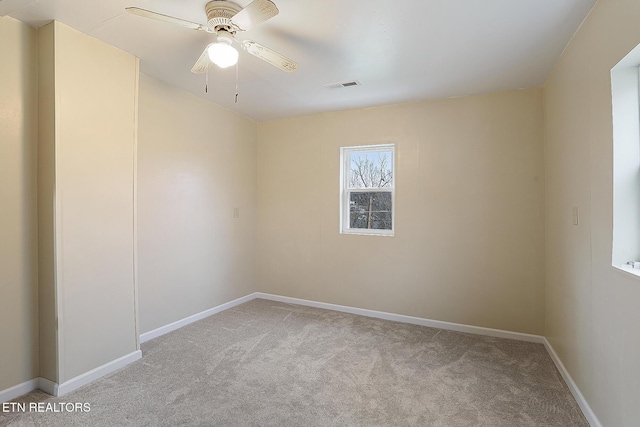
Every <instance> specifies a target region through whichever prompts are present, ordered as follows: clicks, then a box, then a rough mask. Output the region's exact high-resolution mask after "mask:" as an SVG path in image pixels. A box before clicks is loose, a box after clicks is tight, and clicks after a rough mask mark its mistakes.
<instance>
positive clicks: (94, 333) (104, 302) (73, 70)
mask: <svg viewBox="0 0 640 427" xmlns="http://www.w3.org/2000/svg"><path fill="white" fill-rule="evenodd" d="M51 27H53V28H51ZM40 31H41V37H40V42H41V49H44V48H45V46H46V47H49V48H50V47H51V46H52V47H53V56H52V58H48V59H49V61H50V62H51V60H52V62H53V70H51V69H49V70H47V73H51V72H53V76H54V77H53V82H51V81H50V80H46V79H45V80H41V82H42V83H43V85H42V86H41V89H42V92H43V94H42V96H43V101H48V102H43V104H42V105H41V109H40V112H41V115H42V116H43V120H41V123H40V125H41V127H40V134H41V135H40V136H41V141H40V143H41V144H40V145H41V147H42V148H43V149H42V150H41V151H40V153H39V155H40V163H41V165H44V164H47V168H46V171H47V173H46V174H45V175H46V177H45V176H43V177H42V179H41V180H40V182H39V183H40V184H42V186H41V187H40V188H39V190H41V192H40V196H41V200H42V201H51V202H52V203H53V205H54V206H53V207H51V208H50V209H48V210H46V211H45V210H41V211H40V212H41V213H42V214H43V215H44V214H45V213H50V214H51V213H52V214H53V218H46V217H42V216H41V218H40V222H41V223H42V222H45V221H46V222H47V223H48V224H50V225H49V226H48V227H52V229H53V232H52V236H53V238H51V239H49V237H51V236H50V235H49V234H50V233H49V231H50V230H48V228H47V227H45V229H46V231H47V236H46V237H47V240H46V241H47V242H48V241H49V240H52V241H53V247H49V248H44V247H42V246H41V251H40V253H41V254H43V255H45V254H46V255H47V259H52V260H53V268H52V270H53V275H54V277H53V278H51V277H42V278H41V280H43V283H41V285H44V284H49V283H51V285H52V286H53V287H54V291H53V292H50V291H51V290H50V289H48V291H49V296H50V295H51V293H53V295H54V299H55V304H56V312H55V315H56V316H57V321H58V330H57V334H58V336H57V361H58V363H57V368H58V372H57V377H58V378H57V379H58V382H59V383H64V382H65V381H67V380H69V379H72V378H74V377H76V376H78V375H80V374H83V373H85V372H88V371H90V370H91V369H94V368H97V367H99V366H101V365H103V364H106V363H108V362H111V361H113V360H115V359H118V358H120V357H122V356H125V355H127V354H130V353H132V352H134V351H136V350H137V330H136V322H135V289H134V238H135V234H134V228H133V227H134V178H135V173H134V172H135V170H134V153H135V131H136V97H137V82H138V62H137V59H136V58H135V57H134V56H132V55H130V54H127V53H125V52H122V51H120V50H118V49H116V48H114V47H111V46H109V45H107V44H105V43H102V42H100V41H98V40H96V39H93V38H91V37H89V36H87V35H84V34H82V33H80V32H78V31H75V30H73V29H71V28H69V27H67V26H65V25H63V24H60V23H58V22H54V23H51V24H49V25H48V26H47V27H45V28H44V29H41V30H40ZM51 37H53V42H51V40H50V38H51ZM45 57H46V55H45V54H44V52H42V53H41V58H45ZM87 58H91V60H87ZM43 70H44V69H43ZM41 77H44V76H41ZM45 83H46V84H45ZM51 92H53V93H51ZM52 99H53V102H51V100H52ZM52 108H55V110H54V111H53V112H52V111H51V109H52ZM52 118H53V119H52ZM52 121H53V123H52ZM51 132H53V135H51V134H50V133H51ZM47 145H48V146H47ZM44 156H52V157H53V159H51V158H48V159H47V158H44ZM52 163H53V166H54V168H53V169H51V167H52ZM52 175H53V176H52ZM52 181H53V182H52ZM47 191H53V193H54V194H53V195H47V194H46V192H47ZM50 270H51V269H41V271H47V272H48V273H51V271H50ZM41 314H44V312H41ZM47 315H48V316H50V315H51V314H50V313H48V312H47ZM44 320H45V321H46V322H48V323H49V324H51V323H55V321H56V319H55V318H48V319H44ZM49 362H50V361H49Z"/></svg>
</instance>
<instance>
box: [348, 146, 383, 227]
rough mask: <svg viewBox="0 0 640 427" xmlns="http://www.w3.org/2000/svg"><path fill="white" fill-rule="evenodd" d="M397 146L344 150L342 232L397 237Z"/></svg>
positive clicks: (349, 148) (362, 147)
mask: <svg viewBox="0 0 640 427" xmlns="http://www.w3.org/2000/svg"><path fill="white" fill-rule="evenodd" d="M394 153H395V146H394V145H393V144H384V145H367V146H361V147H342V148H341V149H340V159H341V167H340V182H341V184H340V185H341V194H340V232H341V233H347V234H374V235H381V236H393V221H394V198H395V194H394V193H395V191H394V188H395V184H394V181H395V176H394V163H395V155H394Z"/></svg>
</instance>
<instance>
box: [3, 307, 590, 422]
mask: <svg viewBox="0 0 640 427" xmlns="http://www.w3.org/2000/svg"><path fill="white" fill-rule="evenodd" d="M142 351H143V358H142V359H141V360H139V361H137V362H135V363H133V364H132V365H129V366H128V367H126V368H124V369H122V370H120V371H118V372H115V373H113V374H111V375H109V376H107V377H104V378H102V379H100V380H98V381H95V382H94V383H92V384H89V385H87V386H85V387H82V388H80V389H78V390H76V391H74V392H72V393H69V394H67V395H65V396H63V397H60V398H53V397H50V396H48V395H46V394H44V393H41V392H34V393H30V394H28V395H26V396H24V397H22V398H21V399H19V400H20V401H22V402H35V401H43V402H47V403H60V402H74V403H75V402H79V403H89V404H90V412H88V413H74V414H69V413H44V414H43V413H26V414H0V425H10V426H160V425H163V426H490V427H496V426H508V427H516V426H562V427H568V426H588V424H587V422H586V420H585V419H584V417H583V416H582V414H581V412H580V410H579V408H578V406H577V404H576V402H575V400H574V399H573V397H572V396H571V394H570V393H569V391H568V390H567V387H566V385H565V384H564V383H563V381H562V379H561V377H560V375H559V373H558V371H557V370H556V368H555V366H554V365H553V362H552V361H551V359H550V357H549V355H548V354H547V353H546V351H545V349H544V347H543V346H542V345H541V344H532V343H525V342H519V341H512V340H506V339H498V338H488V337H482V336H476V335H469V334H464V333H458V332H449V331H444V330H439V329H433V328H427V327H423V326H415V325H408V324H403V323H395V322H390V321H384V320H378V319H371V318H367V317H360V316H355V315H350V314H345V313H339V312H335V311H328V310H320V309H314V308H308V307H302V306H297V305H289V304H282V303H277V302H272V301H266V300H260V299H257V300H253V301H250V302H248V303H245V304H242V305H240V306H237V307H235V308H233V309H230V310H227V311H225V312H223V313H220V314H217V315H215V316H211V317H209V318H207V319H204V320H202V321H199V322H197V323H194V324H192V325H189V326H186V327H184V328H182V329H180V330H178V331H175V332H172V333H170V334H167V335H164V336H162V337H160V338H157V339H155V340H152V341H150V342H147V343H145V344H143V346H142Z"/></svg>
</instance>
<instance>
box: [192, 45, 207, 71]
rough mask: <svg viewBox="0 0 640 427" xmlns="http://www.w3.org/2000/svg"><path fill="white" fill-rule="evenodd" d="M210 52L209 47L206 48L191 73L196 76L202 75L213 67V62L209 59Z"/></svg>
mask: <svg viewBox="0 0 640 427" xmlns="http://www.w3.org/2000/svg"><path fill="white" fill-rule="evenodd" d="M207 50H209V46H207V47H205V48H204V52H202V55H200V58H198V60H197V61H196V63H195V64H194V66H193V68H192V69H191V72H192V73H194V74H202V73H206V72H207V70H208V69H209V67H210V66H211V60H210V59H209V54H208V53H207Z"/></svg>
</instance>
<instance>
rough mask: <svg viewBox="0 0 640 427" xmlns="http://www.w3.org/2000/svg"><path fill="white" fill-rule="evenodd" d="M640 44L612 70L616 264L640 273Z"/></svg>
mask: <svg viewBox="0 0 640 427" xmlns="http://www.w3.org/2000/svg"><path fill="white" fill-rule="evenodd" d="M639 65H640V45H639V46H638V47H636V48H635V49H633V50H632V51H631V52H629V54H628V55H627V56H625V57H624V58H623V59H622V60H621V61H620V62H619V63H618V64H617V65H616V66H615V67H613V69H612V70H611V95H612V112H613V245H612V246H613V251H612V254H611V259H612V265H613V266H614V267H617V268H621V269H623V270H626V271H628V272H630V273H633V274H635V275H636V276H640V96H639V93H640V75H639V69H638V66H639Z"/></svg>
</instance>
